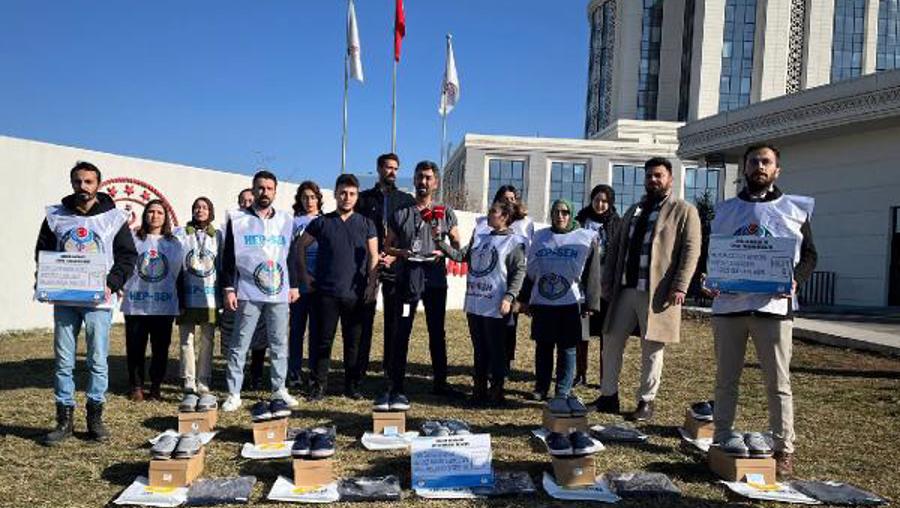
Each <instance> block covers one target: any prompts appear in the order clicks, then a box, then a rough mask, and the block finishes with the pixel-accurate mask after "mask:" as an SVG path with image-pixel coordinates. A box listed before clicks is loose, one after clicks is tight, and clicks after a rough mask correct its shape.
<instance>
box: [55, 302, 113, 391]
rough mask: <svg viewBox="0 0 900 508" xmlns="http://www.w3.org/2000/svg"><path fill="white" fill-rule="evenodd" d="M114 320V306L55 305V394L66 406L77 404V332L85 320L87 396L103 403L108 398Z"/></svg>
mask: <svg viewBox="0 0 900 508" xmlns="http://www.w3.org/2000/svg"><path fill="white" fill-rule="evenodd" d="M111 321H112V310H111V309H95V308H92V307H67V306H63V305H56V306H54V307H53V353H54V356H55V358H56V373H55V380H54V395H55V397H56V402H57V403H59V404H64V405H66V406H74V405H75V378H74V377H73V376H72V371H74V370H75V353H76V350H77V339H78V333H79V332H80V331H81V325H82V323H84V336H85V341H86V343H87V358H86V360H87V362H86V363H87V369H88V372H89V373H90V377H88V384H87V390H86V394H87V398H88V400H89V401H91V402H96V403H100V404H102V403H103V402H105V401H106V389H107V387H108V386H109V369H108V367H107V363H106V357H107V356H108V354H109V326H110V322H111Z"/></svg>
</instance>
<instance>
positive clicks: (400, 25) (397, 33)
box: [394, 0, 406, 62]
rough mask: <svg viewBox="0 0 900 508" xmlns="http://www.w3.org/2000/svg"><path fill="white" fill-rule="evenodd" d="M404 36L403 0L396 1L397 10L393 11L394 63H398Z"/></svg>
mask: <svg viewBox="0 0 900 508" xmlns="http://www.w3.org/2000/svg"><path fill="white" fill-rule="evenodd" d="M405 36H406V14H405V13H404V12H403V0H397V8H396V10H395V11H394V61H395V62H399V61H400V49H401V48H402V47H403V37H405Z"/></svg>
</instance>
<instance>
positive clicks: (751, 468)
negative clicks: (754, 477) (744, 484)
mask: <svg viewBox="0 0 900 508" xmlns="http://www.w3.org/2000/svg"><path fill="white" fill-rule="evenodd" d="M708 457H709V468H710V469H711V470H712V472H713V473H716V474H717V475H719V477H720V478H722V479H723V480H726V481H729V482H739V481H743V480H744V478H745V477H746V476H747V475H749V474H759V475H762V477H763V478H764V479H765V481H766V485H773V484H774V483H775V459H773V458H772V457H768V458H764V459H754V458H741V457H734V456H732V455H728V454H727V453H725V452H723V451H722V450H720V449H719V448H718V447H716V446H711V447H709V456H708Z"/></svg>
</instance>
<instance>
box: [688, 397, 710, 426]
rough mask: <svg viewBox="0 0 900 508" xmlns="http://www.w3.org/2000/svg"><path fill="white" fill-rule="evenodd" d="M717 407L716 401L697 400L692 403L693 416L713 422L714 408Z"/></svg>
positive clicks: (702, 420) (703, 420)
mask: <svg viewBox="0 0 900 508" xmlns="http://www.w3.org/2000/svg"><path fill="white" fill-rule="evenodd" d="M714 407H715V402H714V401H711V400H704V401H702V402H695V403H693V404H691V416H692V417H693V418H694V419H695V420H697V421H700V422H711V421H713V408H714Z"/></svg>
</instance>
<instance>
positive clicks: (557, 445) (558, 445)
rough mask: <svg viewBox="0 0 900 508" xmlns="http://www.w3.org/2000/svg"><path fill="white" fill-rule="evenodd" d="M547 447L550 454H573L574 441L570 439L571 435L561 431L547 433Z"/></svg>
mask: <svg viewBox="0 0 900 508" xmlns="http://www.w3.org/2000/svg"><path fill="white" fill-rule="evenodd" d="M547 448H548V449H549V450H550V455H553V456H560V455H562V456H569V455H572V442H571V441H569V436H566V435H565V434H560V433H559V432H551V433H550V434H547Z"/></svg>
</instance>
